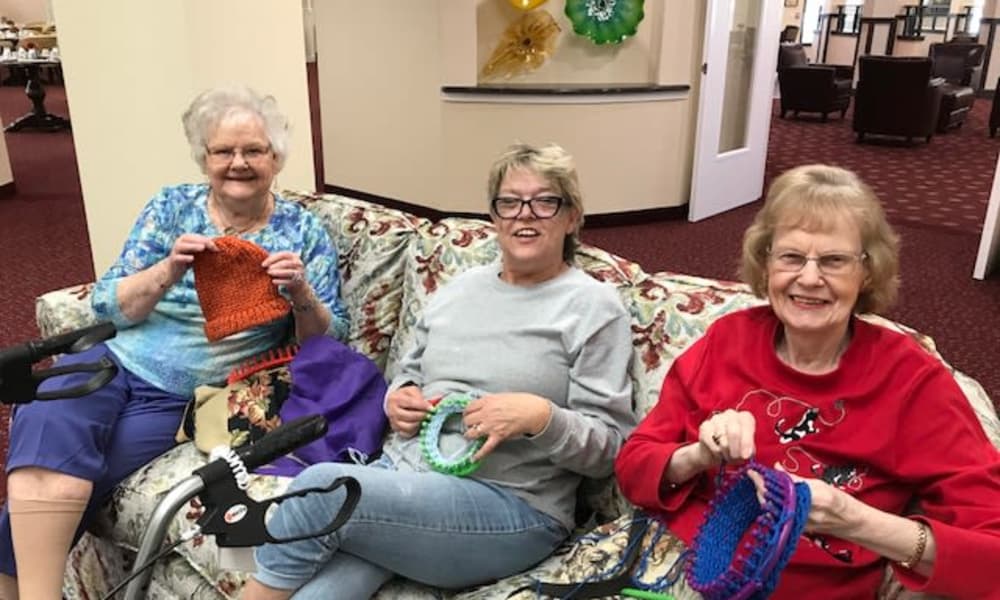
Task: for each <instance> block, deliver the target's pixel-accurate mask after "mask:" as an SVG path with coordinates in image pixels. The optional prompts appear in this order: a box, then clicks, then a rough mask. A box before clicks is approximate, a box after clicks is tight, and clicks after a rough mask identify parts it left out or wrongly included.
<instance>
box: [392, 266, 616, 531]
mask: <svg viewBox="0 0 1000 600" xmlns="http://www.w3.org/2000/svg"><path fill="white" fill-rule="evenodd" d="M499 273H500V267H499V265H489V266H485V267H476V268H473V269H471V270H469V271H466V272H465V273H462V274H460V275H458V276H456V277H455V278H454V279H453V280H452V281H450V282H449V283H448V284H447V285H445V286H444V287H442V288H441V289H440V290H439V291H438V292H437V293H436V294H435V295H434V296H432V297H431V299H430V300H429V301H428V303H427V306H426V307H425V309H424V312H423V315H422V317H421V318H420V320H419V322H418V323H417V326H416V330H415V343H414V345H413V346H412V347H411V348H410V349H409V350H408V352H407V353H406V355H405V356H404V357H403V359H402V360H401V361H400V364H399V373H398V374H397V375H396V377H395V378H393V380H392V382H391V383H390V386H389V389H390V390H394V389H396V388H398V387H400V386H402V385H403V384H404V383H407V382H413V383H415V384H417V385H418V386H420V388H421V390H422V392H423V394H424V397H425V398H432V397H434V396H437V395H440V394H446V393H449V392H464V393H468V394H474V395H484V394H496V393H505V392H528V393H533V394H537V395H539V396H542V397H543V398H547V399H548V400H549V401H550V402H551V403H552V418H551V420H550V421H549V423H548V425H547V426H546V427H545V429H544V430H543V431H542V432H541V433H540V434H538V435H536V436H530V437H529V436H523V437H520V438H511V439H507V440H505V441H504V442H502V443H501V444H500V445H499V446H498V447H497V448H496V449H495V450H494V451H493V452H492V453H490V454H489V455H488V456H486V458H485V459H484V460H483V464H482V466H480V468H479V469H478V470H477V471H476V472H475V473H473V474H472V475H471V477H473V478H475V479H479V480H483V481H488V482H490V483H494V484H498V485H501V486H503V487H505V488H507V489H509V490H510V491H511V492H513V493H514V494H516V495H517V496H519V497H521V498H523V499H524V500H525V501H526V502H528V503H529V504H530V505H531V506H533V507H534V508H536V509H537V510H540V511H542V512H545V513H547V514H549V515H552V516H553V517H555V518H556V519H558V520H559V521H560V522H561V523H563V525H564V526H565V527H566V528H567V530H572V529H573V527H574V522H573V519H574V509H575V503H576V488H577V485H578V484H579V483H580V480H581V478H582V477H593V478H600V477H606V476H608V475H610V474H611V473H612V471H613V466H614V459H615V456H616V455H617V453H618V450H619V448H620V447H621V444H622V441H623V440H624V438H625V437H626V436H627V435H628V433H629V432H630V431H631V429H632V428H633V427H634V426H635V423H636V418H635V414H634V413H633V410H632V384H631V380H630V379H629V374H628V364H629V360H630V357H631V354H632V337H631V334H630V330H629V320H628V316H627V314H626V312H625V309H624V308H623V307H622V304H621V301H620V300H619V298H618V296H617V294H616V293H615V291H614V289H613V288H612V287H611V286H610V285H607V284H603V283H600V282H598V281H596V280H595V279H593V278H591V277H590V276H589V275H587V274H585V273H584V272H582V271H580V270H579V269H576V268H570V269H568V270H567V271H564V272H563V273H562V274H560V275H559V276H558V277H556V278H554V279H551V280H549V281H546V282H543V283H540V284H537V285H533V286H527V287H525V286H515V285H510V284H508V283H505V282H504V281H503V280H501V279H500V277H499ZM459 421H460V419H457V418H456V419H453V420H451V421H449V426H448V427H446V428H445V431H444V433H443V434H442V436H441V437H442V439H441V447H442V448H443V451H444V453H445V454H447V453H448V451H449V447H450V448H452V449H454V448H455V447H456V446H459V445H463V444H465V443H466V442H465V441H464V440H462V439H461V433H460V429H461V424H460V422H459ZM384 451H385V453H386V454H387V455H388V456H389V457H390V458H391V459H393V460H394V461H395V463H396V464H397V466H399V467H400V468H411V469H414V470H418V471H426V470H429V469H430V466H429V465H428V464H427V463H426V462H425V461H424V458H423V455H422V454H421V451H420V444H419V437H414V438H409V439H407V438H403V437H401V436H399V435H397V434H395V433H393V434H392V435H391V436H390V437H389V439H388V440H387V442H386V445H385V447H384Z"/></svg>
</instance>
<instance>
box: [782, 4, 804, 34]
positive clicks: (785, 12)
mask: <svg viewBox="0 0 1000 600" xmlns="http://www.w3.org/2000/svg"><path fill="white" fill-rule="evenodd" d="M804 8H805V0H799V5H798V6H785V7H783V8H782V9H781V28H782V29H784V28H785V25H795V26H797V27H800V28H801V27H802V9H804Z"/></svg>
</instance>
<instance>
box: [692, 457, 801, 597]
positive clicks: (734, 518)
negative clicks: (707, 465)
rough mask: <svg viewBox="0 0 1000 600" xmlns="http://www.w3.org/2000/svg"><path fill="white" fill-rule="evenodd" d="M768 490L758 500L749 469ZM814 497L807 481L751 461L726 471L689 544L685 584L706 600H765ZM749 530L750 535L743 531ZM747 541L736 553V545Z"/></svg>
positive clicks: (786, 558) (782, 567) (792, 546)
mask: <svg viewBox="0 0 1000 600" xmlns="http://www.w3.org/2000/svg"><path fill="white" fill-rule="evenodd" d="M751 469H752V470H754V471H757V472H758V473H760V474H761V475H762V476H763V478H764V484H765V488H766V493H765V501H764V505H763V506H761V504H760V502H759V501H758V500H757V491H756V487H755V486H754V483H753V481H752V480H751V479H750V478H749V477H748V476H747V472H748V471H749V470H751ZM811 503H812V495H811V493H810V491H809V486H808V485H806V484H805V483H795V482H793V481H792V478H791V477H790V476H788V474H786V473H782V472H780V471H775V470H773V469H769V468H767V467H765V466H763V465H761V464H759V463H757V462H755V461H751V462H748V463H746V464H745V465H743V467H741V468H740V469H738V470H736V471H733V472H732V473H730V474H729V475H728V476H727V477H726V479H725V481H724V482H723V484H722V486H721V487H720V489H719V490H718V492H717V493H716V496H715V498H713V499H712V501H711V503H710V504H709V507H708V511H707V512H706V513H705V521H704V522H703V523H702V525H701V528H700V529H699V530H698V534H697V535H696V536H695V538H694V543H693V544H692V550H693V558H692V559H691V560H690V561H689V562H688V563H687V566H686V575H687V580H688V583H689V584H690V585H691V587H692V588H694V589H695V590H696V591H697V592H699V593H700V594H701V595H702V596H703V597H704V598H705V600H724V599H727V600H763V599H764V598H767V597H768V596H770V594H771V592H772V591H774V588H775V586H777V584H778V577H779V576H780V574H781V570H782V569H784V567H785V565H786V564H787V563H788V560H789V559H790V558H791V556H792V553H793V552H794V551H795V547H796V545H797V544H798V540H799V536H800V535H801V534H802V530H803V528H804V527H805V524H806V519H807V517H808V516H809V507H810V505H811ZM748 528H749V533H748V532H747V530H748ZM745 535H747V537H748V541H747V542H746V543H745V544H744V545H743V548H742V551H740V543H741V541H742V540H743V539H744V536H745Z"/></svg>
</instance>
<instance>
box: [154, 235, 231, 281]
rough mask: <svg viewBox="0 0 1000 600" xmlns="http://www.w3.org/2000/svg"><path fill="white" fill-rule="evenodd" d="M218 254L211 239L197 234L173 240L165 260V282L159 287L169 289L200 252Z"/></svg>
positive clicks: (217, 249) (182, 275)
mask: <svg viewBox="0 0 1000 600" xmlns="http://www.w3.org/2000/svg"><path fill="white" fill-rule="evenodd" d="M206 251H207V252H218V251H219V248H218V246H216V245H215V242H213V241H212V238H210V237H206V236H203V235H200V234H197V233H185V234H182V235H181V236H179V237H178V238H177V239H176V240H174V245H173V247H172V248H171V249H170V254H168V255H167V258H166V270H167V281H165V282H163V283H162V284H161V286H160V287H163V288H167V287H171V286H172V285H174V284H175V283H177V282H178V281H180V280H181V278H182V277H184V273H186V272H187V270H188V268H189V267H190V266H191V264H192V263H194V255H195V254H199V253H201V252H206Z"/></svg>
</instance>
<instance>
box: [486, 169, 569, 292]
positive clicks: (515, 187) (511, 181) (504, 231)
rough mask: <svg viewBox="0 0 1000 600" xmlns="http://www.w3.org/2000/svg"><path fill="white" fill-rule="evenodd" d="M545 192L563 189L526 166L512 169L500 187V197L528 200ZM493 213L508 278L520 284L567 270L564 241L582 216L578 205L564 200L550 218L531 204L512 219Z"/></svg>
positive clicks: (504, 269) (557, 191)
mask: <svg viewBox="0 0 1000 600" xmlns="http://www.w3.org/2000/svg"><path fill="white" fill-rule="evenodd" d="M542 196H559V190H558V189H556V188H555V187H554V186H553V185H552V184H551V183H550V182H549V181H548V180H546V179H545V178H544V177H542V176H541V175H539V174H538V173H536V172H534V171H532V170H530V169H526V168H523V167H520V168H518V167H515V168H512V169H510V170H508V171H507V173H506V175H505V176H504V178H503V181H502V182H501V184H500V189H499V190H498V191H497V197H502V198H520V199H522V200H528V199H530V198H539V197H542ZM490 216H491V217H492V219H493V223H494V224H495V225H496V228H497V241H498V243H499V244H500V251H501V253H502V254H503V272H502V274H501V275H502V277H503V279H504V281H507V282H508V283H513V284H516V285H526V284H533V283H541V282H542V281H546V280H548V279H551V278H553V277H555V276H556V275H558V274H559V273H561V272H562V271H563V269H564V268H565V266H566V263H565V261H564V260H563V244H564V242H565V240H566V236H568V235H570V234H571V233H572V232H573V231H574V230H575V228H576V223H577V220H578V219H579V214H578V212H577V210H576V209H575V208H573V207H571V206H570V205H569V204H568V203H563V205H562V207H561V208H560V209H559V211H558V212H557V213H556V214H555V216H553V217H551V218H548V219H539V218H537V217H535V216H534V215H533V214H532V213H531V210H530V208H529V207H528V206H527V205H522V206H521V209H520V212H519V213H518V214H517V216H516V217H515V218H512V219H501V218H499V217H498V216H497V215H495V214H491V215H490Z"/></svg>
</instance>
